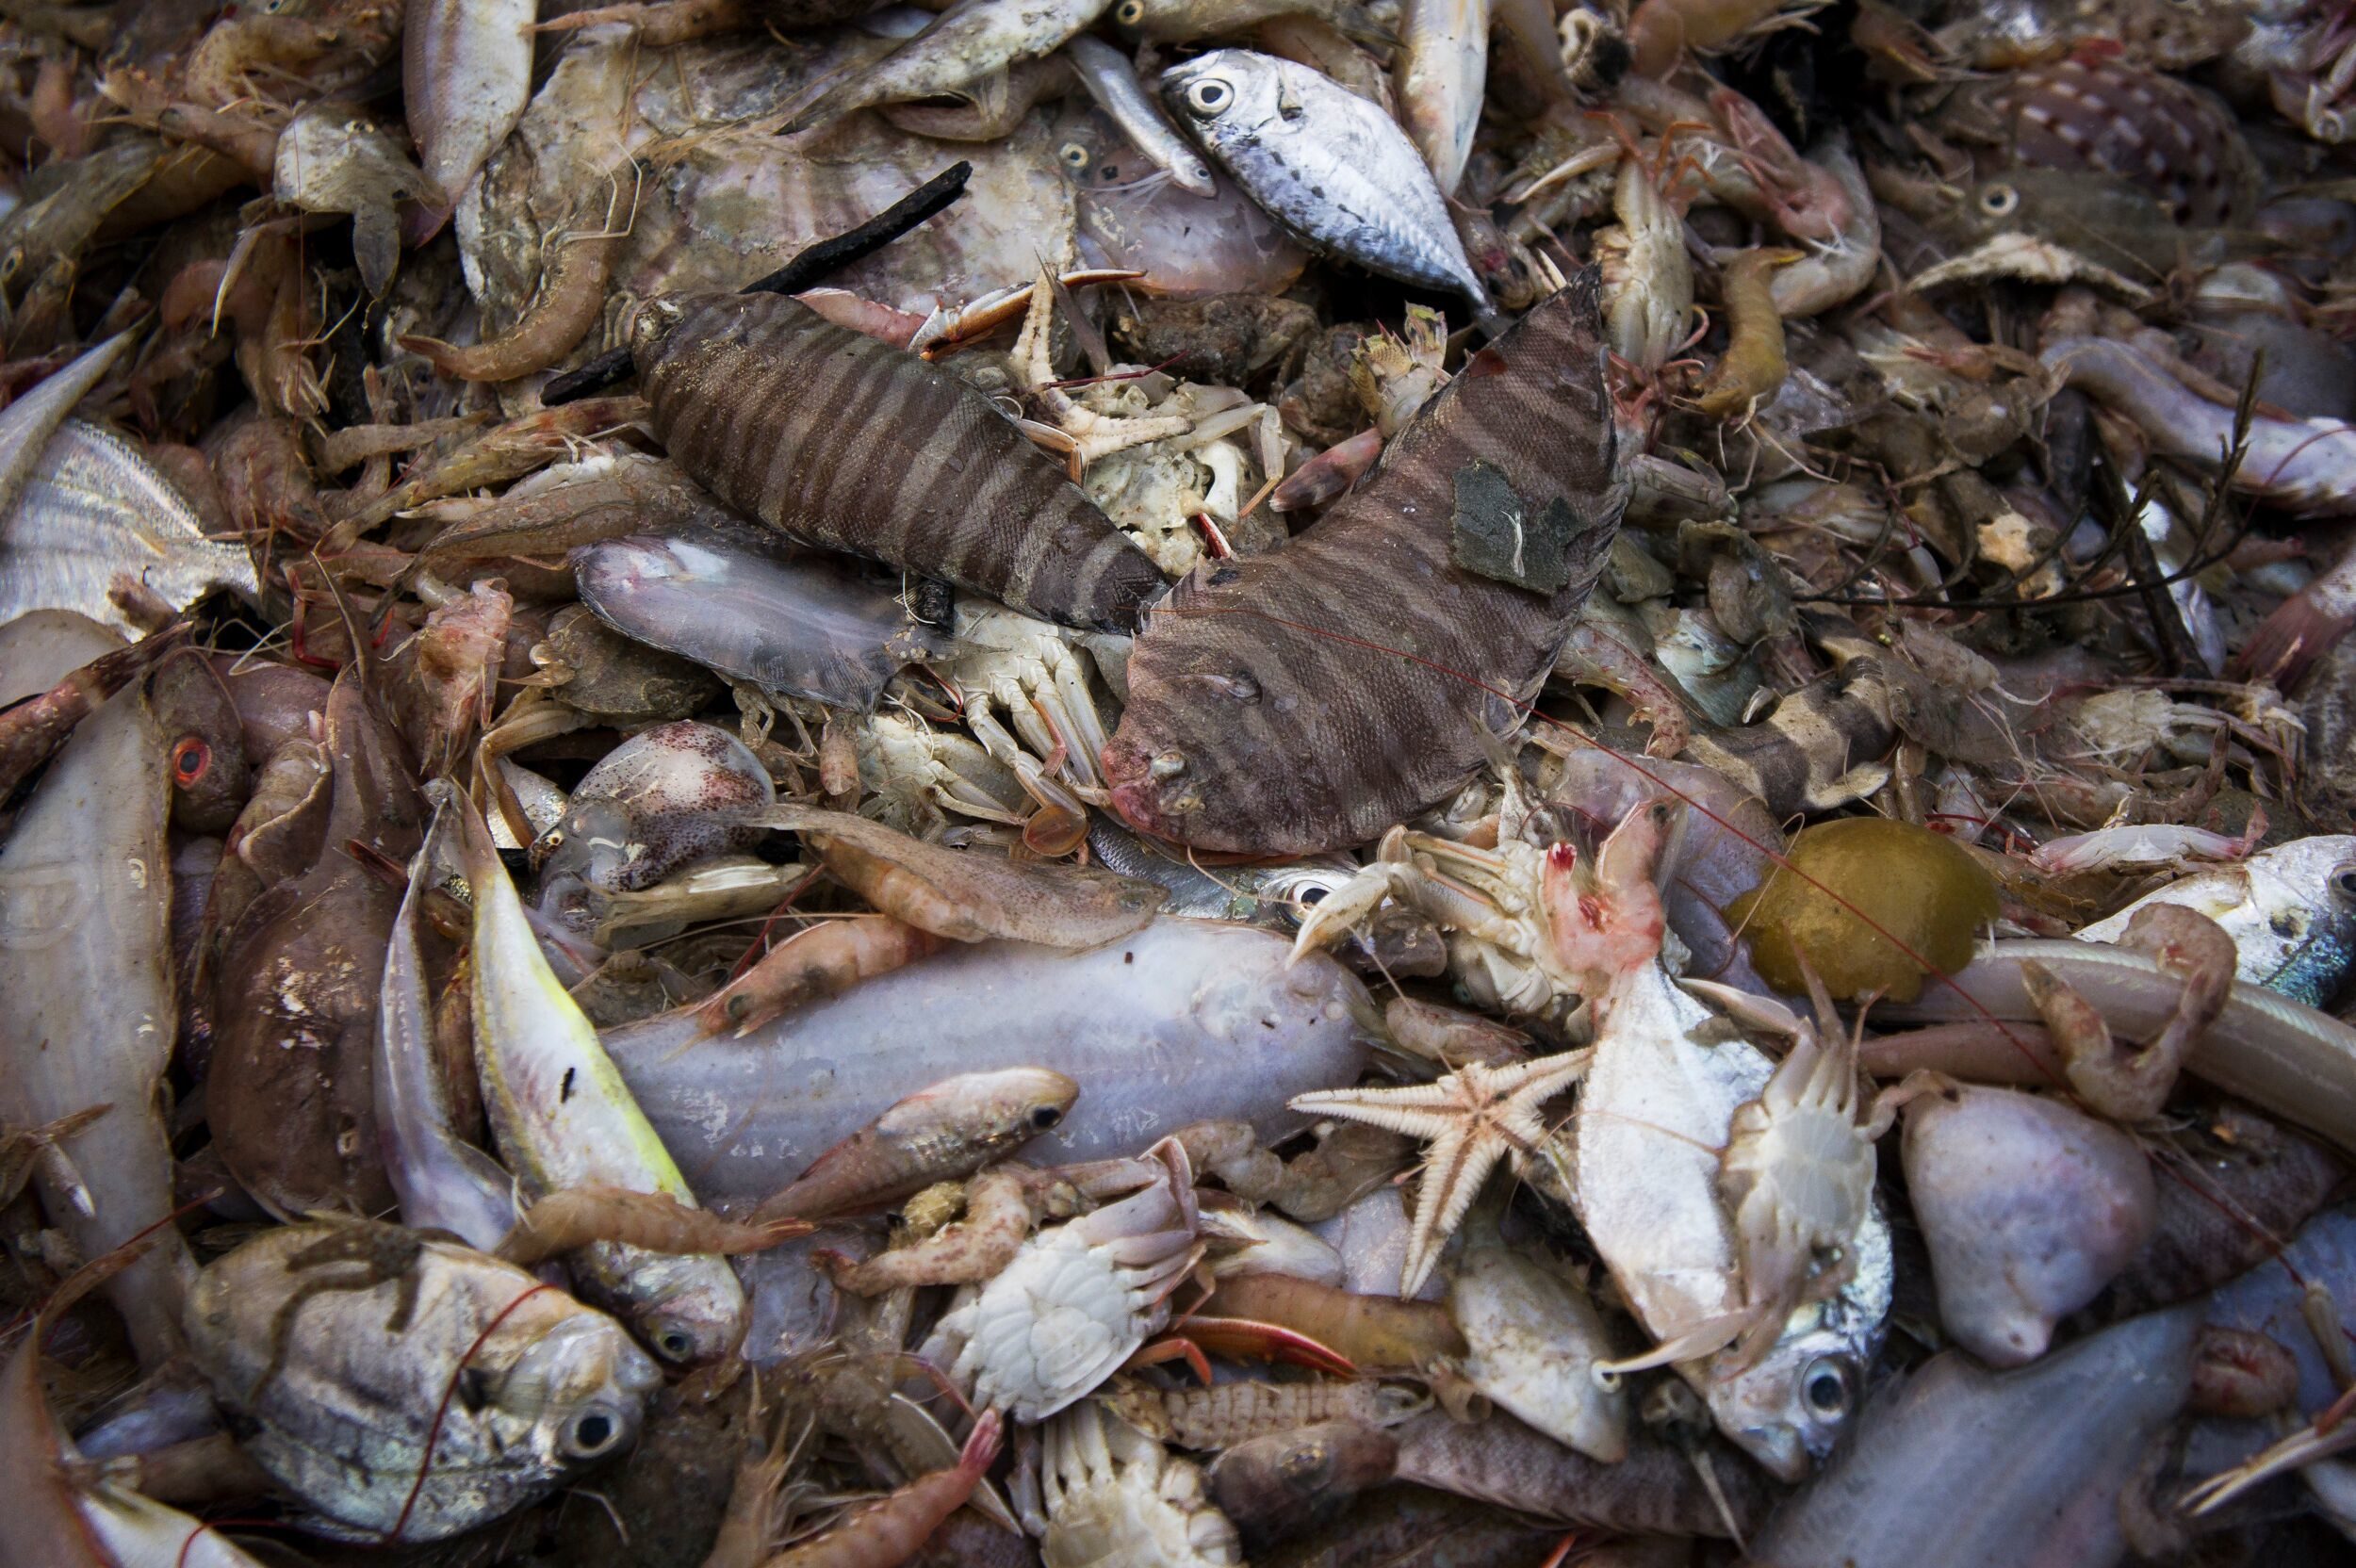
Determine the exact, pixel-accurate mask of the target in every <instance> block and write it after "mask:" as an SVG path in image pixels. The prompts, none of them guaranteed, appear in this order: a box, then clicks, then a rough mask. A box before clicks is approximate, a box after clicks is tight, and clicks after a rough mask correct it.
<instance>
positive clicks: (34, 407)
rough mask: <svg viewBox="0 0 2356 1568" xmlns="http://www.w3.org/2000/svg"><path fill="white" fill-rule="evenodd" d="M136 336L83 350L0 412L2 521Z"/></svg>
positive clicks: (123, 335)
mask: <svg viewBox="0 0 2356 1568" xmlns="http://www.w3.org/2000/svg"><path fill="white" fill-rule="evenodd" d="M130 346H131V334H129V333H127V332H119V333H117V334H115V335H113V336H112V337H109V338H108V339H106V341H105V342H104V343H101V344H98V345H97V346H96V347H94V348H90V349H85V350H83V351H82V352H81V354H80V355H79V356H78V357H76V358H75V359H74V361H73V362H72V363H70V364H69V365H67V366H66V368H64V369H62V370H59V371H57V372H56V373H55V374H53V375H49V376H45V377H43V378H42V379H41V384H39V385H38V386H35V387H33V388H31V389H30V390H28V391H27V392H25V395H24V396H23V397H21V398H19V399H17V400H15V401H14V402H12V403H10V404H8V409H7V411H6V412H4V413H0V517H5V516H7V515H8V513H9V511H10V509H11V508H13V507H14V506H15V504H16V498H17V497H18V496H20V495H22V494H24V491H25V481H27V480H29V479H30V478H32V476H33V470H34V468H35V467H37V466H39V462H40V459H41V456H42V455H43V453H44V452H45V451H46V450H47V449H48V446H49V438H50V437H51V436H52V435H55V434H56V433H57V426H58V425H59V424H61V423H63V422H64V420H65V417H66V416H67V415H69V414H71V413H73V412H74V404H76V403H78V402H80V401H81V400H83V399H84V398H86V397H88V396H89V395H90V388H91V387H93V386H96V385H97V384H99V382H100V381H101V380H103V379H104V378H105V376H106V372H107V371H108V370H110V369H112V368H114V363H115V361H116V360H118V359H121V358H122V357H123V350H125V349H127V348H129V347H130Z"/></svg>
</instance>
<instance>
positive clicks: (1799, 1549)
mask: <svg viewBox="0 0 2356 1568" xmlns="http://www.w3.org/2000/svg"><path fill="white" fill-rule="evenodd" d="M2258 1272H2260V1273H2267V1272H2271V1271H2270V1270H2264V1269H2261V1270H2259V1271H2258ZM2200 1322H2201V1318H2200V1313H2199V1310H2198V1309H2197V1308H2193V1307H2182V1308H2178V1309H2177V1310H2175V1311H2173V1312H2167V1313H2154V1314H2151V1315H2149V1316H2145V1317H2137V1318H2132V1319H2130V1320H2129V1321H2127V1322H2125V1323H2121V1324H2119V1325H2118V1326H2117V1327H2115V1328H2110V1329H2105V1330H2104V1331H2102V1332H2101V1333H2099V1334H2091V1335H2088V1336H2087V1337H2086V1338H2085V1339H2082V1340H2080V1341H2078V1343H2076V1344H2075V1345H2072V1346H2071V1347H2070V1348H2068V1349H2067V1350H2063V1351H2059V1352H2057V1353H2055V1354H2053V1355H2050V1356H2047V1357H2046V1358H2045V1359H2043V1360H2042V1361H2039V1362H2037V1363H2036V1364H2033V1365H2030V1366H2024V1367H2022V1368H2021V1369H2020V1370H2019V1371H2017V1372H2003V1373H1991V1372H1988V1371H1987V1370H1985V1369H1983V1368H1982V1367H1981V1366H1980V1365H1979V1364H1978V1363H1976V1362H1974V1361H1972V1358H1971V1357H1969V1356H1967V1355H1965V1354H1964V1353H1963V1352H1962V1351H1960V1350H1950V1351H1948V1352H1946V1353H1945V1354H1944V1355H1941V1356H1939V1357H1936V1358H1934V1359H1933V1360H1932V1361H1931V1362H1930V1363H1929V1364H1927V1365H1925V1366H1924V1367H1923V1368H1922V1370H1921V1371H1919V1372H1916V1373H1914V1374H1913V1375H1912V1376H1910V1377H1909V1378H1907V1379H1906V1380H1905V1381H1904V1382H1903V1383H1894V1384H1891V1385H1890V1386H1888V1387H1886V1388H1885V1389H1884V1390H1883V1391H1882V1392H1881V1394H1880V1396H1879V1397H1877V1398H1876V1399H1875V1400H1874V1401H1873V1405H1872V1407H1871V1408H1870V1409H1868V1410H1867V1411H1866V1413H1865V1418H1864V1420H1863V1421H1862V1422H1861V1423H1859V1429H1858V1431H1857V1441H1856V1442H1854V1443H1852V1444H1850V1445H1849V1446H1848V1447H1847V1449H1846V1450H1845V1451H1844V1452H1843V1453H1842V1454H1841V1458H1840V1459H1839V1460H1837V1461H1836V1462H1834V1463H1833V1464H1832V1466H1831V1467H1830V1468H1829V1469H1827V1470H1826V1471H1825V1472H1824V1475H1822V1476H1820V1477H1818V1478H1817V1479H1816V1482H1815V1484H1814V1485H1812V1486H1810V1487H1809V1488H1808V1490H1807V1491H1805V1492H1802V1493H1800V1494H1799V1495H1796V1496H1794V1497H1793V1498H1792V1500H1791V1502H1790V1503H1789V1504H1788V1505H1787V1506H1786V1507H1785V1508H1784V1509H1783V1510H1782V1511H1780V1512H1778V1513H1777V1514H1776V1515H1775V1519H1774V1520H1773V1521H1772V1522H1771V1523H1770V1524H1769V1526H1768V1528H1767V1530H1766V1532H1765V1533H1764V1534H1763V1535H1762V1536H1761V1537H1760V1538H1759V1539H1758V1540H1757V1541H1754V1542H1753V1543H1752V1545H1751V1554H1750V1560H1752V1561H1754V1562H1758V1563H1760V1564H1762V1565H1773V1568H1817V1565H1819V1564H1823V1563H1826V1562H1843V1563H1848V1564H1851V1565H1853V1568H1980V1565H1983V1564H1988V1565H1993V1564H1997V1563H2022V1562H2046V1563H2097V1562H2117V1561H2119V1560H2121V1559H2122V1558H2123V1557H2124V1556H2125V1555H2126V1544H2125V1542H2124V1541H2123V1540H2121V1539H2120V1527H2119V1493H2120V1491H2121V1490H2122V1488H2123V1487H2124V1486H2125V1484H2126V1483H2127V1481H2128V1478H2129V1477H2130V1476H2131V1475H2132V1474H2133V1472H2134V1470H2135V1465H2136V1463H2137V1462H2138V1461H2139V1460H2140V1459H2141V1458H2142V1457H2143V1453H2144V1448H2145V1446H2146V1445H2147V1444H2149V1443H2150V1442H2151V1440H2152V1438H2154V1437H2155V1436H2157V1435H2158V1433H2159V1431H2160V1429H2162V1428H2163V1427H2164V1426H2165V1425H2166V1424H2167V1423H2168V1421H2170V1420H2171V1419H2173V1418H2174V1416H2175V1414H2176V1413H2177V1412H2178V1411H2179V1410H2180V1409H2182V1408H2183V1406H2184V1397H2185V1394H2186V1392H2187V1389H2188V1387H2189V1385H2190V1382H2191V1379H2192V1347H2193V1338H2194V1334H2195V1331H2197V1330H2198V1328H2199V1327H2200ZM1926 1477H1937V1478H1938V1485H1939V1488H1940V1490H1941V1491H1942V1492H1943V1493H1945V1494H1946V1495H1950V1496H1954V1497H1957V1498H1967V1497H1968V1498H1970V1499H1971V1502H1970V1505H1969V1506H1968V1507H1957V1508H1936V1507H1927V1508H1926V1507H1924V1506H1923V1504H1924V1496H1923V1492H1922V1483H1923V1480H1924V1478H1926Z"/></svg>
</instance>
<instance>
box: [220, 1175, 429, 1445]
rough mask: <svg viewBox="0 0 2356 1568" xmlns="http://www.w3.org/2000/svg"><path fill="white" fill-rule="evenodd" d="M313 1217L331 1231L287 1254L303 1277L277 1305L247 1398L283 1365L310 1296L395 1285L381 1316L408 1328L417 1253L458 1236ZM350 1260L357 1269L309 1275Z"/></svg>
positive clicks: (390, 1329)
mask: <svg viewBox="0 0 2356 1568" xmlns="http://www.w3.org/2000/svg"><path fill="white" fill-rule="evenodd" d="M313 1217H314V1218H316V1219H319V1220H321V1221H325V1222H329V1223H332V1224H334V1225H335V1233H333V1234H331V1235H328V1236H324V1237H322V1238H321V1239H319V1240H318V1241H315V1242H313V1243H312V1244H311V1245H310V1246H308V1247H305V1248H303V1250H301V1251H298V1252H293V1253H289V1254H288V1255H287V1258H286V1272H288V1273H289V1274H295V1273H301V1274H304V1275H306V1276H307V1277H306V1278H305V1279H304V1280H303V1282H302V1283H301V1284H299V1285H297V1286H296V1287H295V1288H294V1290H293V1292H292V1293H291V1294H289V1295H288V1296H287V1298H286V1300H285V1301H284V1302H282V1303H281V1304H280V1306H279V1308H278V1315H277V1316H276V1317H275V1318H273V1319H271V1321H270V1360H269V1361H267V1362H265V1363H263V1364H262V1371H261V1375H260V1376H258V1377H256V1378H255V1379H254V1386H253V1387H252V1388H251V1389H249V1390H248V1391H247V1392H246V1399H247V1401H248V1402H249V1403H251V1402H252V1401H254V1399H257V1398H259V1397H261V1393H262V1391H263V1390H264V1389H266V1388H268V1387H269V1386H270V1380H271V1379H272V1378H275V1377H276V1376H278V1374H279V1372H280V1371H281V1370H283V1369H284V1368H285V1366H286V1351H287V1348H288V1341H289V1339H290V1338H291V1336H292V1334H293V1332H294V1320H295V1315H296V1314H297V1313H299V1312H301V1311H302V1310H303V1303H304V1302H305V1301H308V1300H309V1299H311V1298H312V1297H314V1296H325V1295H327V1294H329V1293H331V1292H335V1291H346V1290H374V1289H375V1288H376V1287H377V1286H378V1285H381V1284H385V1283H388V1282H391V1283H393V1284H394V1285H395V1290H394V1294H393V1310H392V1311H391V1312H390V1313H389V1314H387V1315H386V1316H385V1318H384V1331H385V1332H386V1333H388V1334H398V1333H405V1332H407V1331H408V1328H409V1320H410V1319H411V1318H412V1317H413V1316H415V1315H416V1314H417V1286H418V1274H417V1256H418V1254H419V1253H420V1252H421V1251H423V1250H424V1248H425V1244H426V1242H428V1241H429V1240H432V1239H434V1238H435V1237H444V1238H446V1239H450V1240H456V1239H457V1238H456V1237H454V1236H449V1234H448V1233H446V1232H440V1231H412V1230H410V1229H408V1228H407V1227H406V1226H401V1225H386V1224H384V1223H382V1222H380V1221H378V1220H373V1219H355V1218H352V1217H345V1216H339V1215H329V1214H320V1215H315V1216H313ZM339 1263H352V1264H358V1265H359V1266H360V1267H359V1269H358V1271H357V1272H344V1273H336V1274H311V1273H310V1272H309V1271H310V1270H312V1269H314V1268H321V1267H325V1266H328V1265H330V1264H339Z"/></svg>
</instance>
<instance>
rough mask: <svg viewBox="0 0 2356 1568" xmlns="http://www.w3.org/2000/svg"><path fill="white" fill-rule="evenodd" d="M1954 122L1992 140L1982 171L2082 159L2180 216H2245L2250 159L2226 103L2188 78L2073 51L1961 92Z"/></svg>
mask: <svg viewBox="0 0 2356 1568" xmlns="http://www.w3.org/2000/svg"><path fill="white" fill-rule="evenodd" d="M1953 118H1954V119H1955V121H1956V123H1955V126H1954V127H1953V128H1955V129H1958V130H1962V131H1964V132H1965V133H1966V134H1972V132H1976V133H1978V134H1980V135H1984V136H1986V137H1988V138H1989V139H1991V140H1992V141H1993V143H1994V145H1995V149H1996V152H1995V155H1994V159H1993V161H1992V162H1990V161H1988V160H1983V161H1982V167H1981V172H1982V173H1983V174H1984V175H1985V174H1992V173H1995V172H1998V171H1999V170H2001V169H2005V168H2028V169H2085V170H2096V171H2100V172H2103V173H2108V174H2116V175H2118V176H2119V177H2120V178H2121V179H2125V180H2129V181H2132V182H2134V183H2135V184H2136V185H2139V186H2141V187H2142V188H2144V189H2146V190H2148V191H2150V192H2151V194H2152V195H2153V196H2154V197H2156V198H2158V199H2159V201H2160V202H2161V203H2162V204H2164V205H2165V206H2167V207H2168V211H2169V214H2170V216H2172V217H2173V218H2175V219H2176V221H2179V222H2182V223H2191V224H2195V225H2198V226H2201V227H2209V226H2213V225H2216V224H2220V223H2227V222H2232V221H2238V220H2240V219H2242V218H2245V217H2247V216H2248V213H2249V209H2250V206H2251V204H2252V203H2253V201H2254V199H2255V197H2256V194H2257V163H2256V160H2255V159H2254V158H2252V156H2251V155H2250V148H2249V145H2248V144H2247V143H2246V142H2244V141H2243V140H2242V135H2241V131H2240V128H2239V127H2238V126H2237V125H2236V123H2235V122H2234V119H2233V110H2231V109H2230V108H2228V107H2226V106H2225V105H2224V103H2223V102H2221V101H2220V100H2219V99H2218V98H2217V96H2216V95H2215V94H2214V93H2211V92H2209V91H2207V90H2204V89H2201V88H2198V87H2195V86H2193V85H2192V84H2191V83H2189V82H2183V81H2179V80H2177V79H2176V78H2175V77H2173V76H2164V75H2162V74H2160V73H2158V72H2155V71H2145V70H2141V69H2139V68H2137V67H2135V66H2131V65H2127V64H2124V63H2122V62H2120V61H2118V60H2109V59H2089V58H2085V57H2076V58H2071V59H2066V60H2057V61H2055V62H2054V63H2053V64H2052V65H2039V66H2033V67H2031V68H2030V69H2028V70H2026V71H2019V72H2015V73H2013V74H2012V75H2010V76H2008V77H2005V78H2004V79H2003V80H2001V81H1998V82H1994V83H1990V84H1988V87H1987V88H1986V89H1984V90H1979V91H1977V92H1974V93H1972V94H1969V95H1967V98H1966V100H1965V102H1963V103H1962V104H1959V105H1958V106H1957V112H1956V113H1955V115H1954V116H1953Z"/></svg>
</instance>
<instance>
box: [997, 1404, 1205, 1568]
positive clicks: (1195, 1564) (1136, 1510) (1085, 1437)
mask: <svg viewBox="0 0 2356 1568" xmlns="http://www.w3.org/2000/svg"><path fill="white" fill-rule="evenodd" d="M1045 1446H1046V1459H1045V1463H1044V1465H1043V1468H1042V1473H1041V1475H1040V1478H1039V1480H1040V1490H1041V1492H1042V1494H1043V1501H1044V1503H1045V1513H1046V1528H1045V1530H1044V1531H1043V1532H1042V1533H1041V1536H1040V1539H1039V1558H1040V1560H1041V1561H1043V1562H1044V1563H1045V1564H1046V1565H1047V1568H1096V1565H1099V1564H1111V1563H1128V1562H1153V1563H1161V1564H1166V1565H1167V1568H1222V1565H1224V1564H1230V1563H1240V1562H1242V1561H1243V1547H1242V1544H1241V1543H1240V1542H1239V1541H1238V1540H1237V1539H1236V1536H1235V1526H1233V1525H1231V1524H1229V1523H1228V1521H1227V1516H1226V1515H1225V1514H1223V1513H1221V1512H1219V1510H1218V1509H1217V1508H1216V1507H1214V1506H1212V1503H1211V1499H1210V1496H1209V1495H1208V1492H1207V1490H1206V1489H1205V1487H1204V1485H1203V1472H1202V1470H1201V1469H1200V1468H1199V1467H1197V1466H1196V1465H1195V1464H1194V1463H1192V1462H1189V1461H1187V1460H1183V1459H1179V1458H1177V1457H1175V1456H1174V1455H1172V1454H1170V1452H1169V1451H1168V1450H1167V1449H1165V1448H1164V1447H1163V1446H1161V1445H1160V1444H1159V1443H1157V1442H1155V1441H1154V1440H1153V1439H1152V1438H1150V1437H1148V1436H1146V1435H1145V1434H1144V1433H1142V1432H1140V1431H1138V1430H1137V1429H1136V1428H1134V1427H1132V1426H1130V1425H1129V1424H1128V1423H1127V1422H1125V1421H1123V1420H1121V1418H1120V1417H1119V1416H1117V1415H1111V1414H1107V1413H1105V1412H1104V1410H1103V1409H1102V1408H1101V1407H1100V1406H1099V1405H1098V1404H1097V1402H1096V1401H1095V1400H1089V1401H1088V1403H1086V1404H1084V1405H1080V1406H1077V1407H1076V1408H1074V1409H1072V1410H1068V1411H1066V1412H1064V1413H1063V1414H1061V1415H1060V1416H1058V1417H1056V1418H1055V1421H1054V1422H1053V1423H1052V1424H1051V1425H1050V1426H1049V1427H1048V1429H1047V1432H1046V1444H1045Z"/></svg>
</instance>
